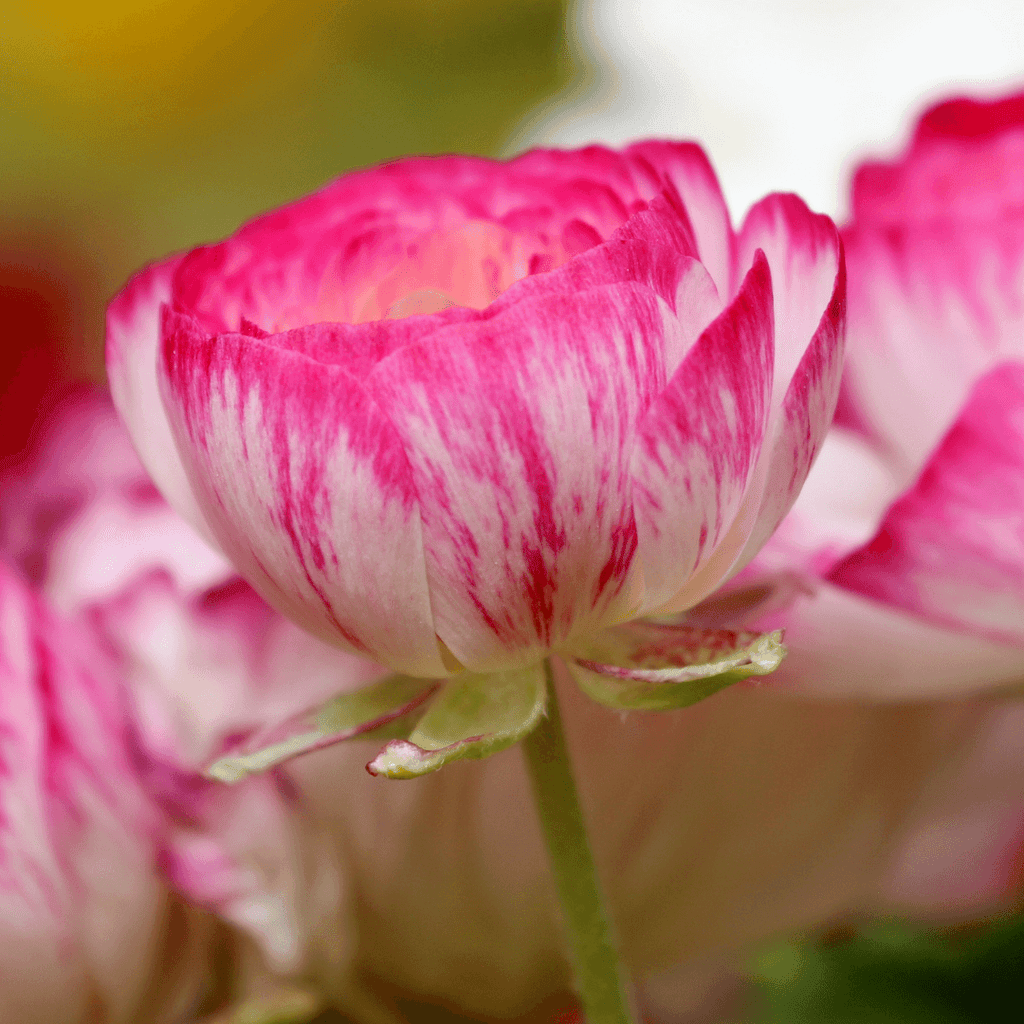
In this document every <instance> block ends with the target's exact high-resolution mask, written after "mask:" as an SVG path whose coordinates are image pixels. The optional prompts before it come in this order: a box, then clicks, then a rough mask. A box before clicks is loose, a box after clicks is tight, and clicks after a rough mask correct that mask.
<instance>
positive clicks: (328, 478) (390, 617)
mask: <svg viewBox="0 0 1024 1024" xmlns="http://www.w3.org/2000/svg"><path fill="white" fill-rule="evenodd" d="M169 323H170V326H169V327H168V329H167V331H166V338H165V342H164V350H163V357H162V360H161V375H162V380H163V382H164V383H163V392H164V399H165V401H166V403H167V405H168V408H169V410H170V413H171V419H172V423H173V427H174V431H175V436H176V439H177V442H178V444H179V446H180V448H181V449H182V451H183V453H184V454H185V456H186V464H187V467H188V471H189V473H190V475H191V477H192V478H193V479H194V481H195V483H196V486H197V493H198V494H199V495H200V500H201V501H202V503H203V506H204V510H205V514H206V516H207V517H208V521H209V522H210V524H211V527H212V528H213V529H214V531H215V533H216V535H217V537H218V539H219V540H220V542H221V544H222V546H223V548H224V549H225V550H226V551H227V552H228V554H229V555H230V556H231V557H232V560H233V561H234V562H235V564H236V565H237V566H239V568H240V569H241V570H242V571H243V572H244V573H245V574H246V576H247V578H248V579H250V580H251V581H252V582H253V583H254V584H255V585H256V586H257V587H258V588H259V589H261V590H262V592H263V593H264V595H265V596H266V597H267V599H268V600H269V601H270V602H271V603H272V604H274V605H275V606H277V607H279V608H281V609H282V610H284V611H285V612H286V613H287V614H289V615H290V616H291V617H292V618H294V619H295V620H297V621H298V622H299V623H301V624H302V625H304V626H305V627H306V628H307V629H309V630H310V631H311V632H313V633H315V634H317V635H319V636H321V637H323V638H325V639H328V640H329V641H332V642H335V643H337V644H339V645H346V646H347V647H348V648H349V649H351V650H355V651H357V652H359V653H360V654H363V655H365V656H367V657H370V658H373V659H375V660H378V661H383V662H385V663H387V664H389V665H392V666H394V667H395V668H398V669H401V670H405V671H408V672H410V673H412V674H414V675H423V676H442V675H445V674H446V670H445V667H444V665H443V663H442V662H441V656H440V652H439V650H438V647H437V643H436V640H435V636H434V623H433V615H432V612H431V607H430V597H429V595H428V592H427V577H426V574H425V571H424V560H423V546H422V540H421V533H420V514H419V507H418V504H419V503H418V496H417V491H416V484H415V483H414V482H413V478H412V472H411V469H410V466H409V462H408V459H407V457H406V454H405V451H404V450H403V446H402V441H401V439H400V437H399V436H398V434H397V433H396V431H395V429H394V428H393V427H392V425H391V423H390V421H389V419H388V418H387V415H386V413H385V412H384V411H383V410H382V408H381V406H380V405H379V404H378V403H377V402H375V401H374V399H373V398H372V397H371V396H370V395H369V394H367V392H366V390H365V389H364V387H363V384H362V383H361V382H360V381H358V380H356V379H355V378H354V377H352V376H351V375H350V374H348V373H346V372H345V371H344V370H342V369H341V368H339V367H336V366H327V365H324V364H322V363H316V362H313V361H312V360H310V359H308V358H306V357H304V356H302V355H300V354H298V353H296V352H294V351H289V350H288V349H285V348H279V347H275V346H274V345H272V344H270V343H264V342H262V341H261V340H260V339H258V338H251V337H246V336H243V335H235V334H227V335H220V336H216V337H207V336H206V335H204V334H203V333H202V332H201V331H199V330H198V328H197V326H196V325H195V324H194V322H191V321H189V320H188V319H187V318H185V317H178V318H176V319H174V320H172V321H169ZM384 537H387V538H388V541H387V543H386V544H384V545H382V544H381V538H384Z"/></svg>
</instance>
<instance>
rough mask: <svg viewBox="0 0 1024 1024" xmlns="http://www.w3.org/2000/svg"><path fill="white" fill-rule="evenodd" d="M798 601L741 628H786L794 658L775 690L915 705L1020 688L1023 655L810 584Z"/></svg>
mask: <svg viewBox="0 0 1024 1024" xmlns="http://www.w3.org/2000/svg"><path fill="white" fill-rule="evenodd" d="M806 582H807V584H808V585H807V586H805V587H802V588H794V590H793V591H792V597H793V600H792V603H790V604H789V605H788V606H786V607H784V608H782V609H777V610H775V611H772V612H770V613H768V614H766V615H764V616H762V617H757V618H752V617H748V616H742V617H741V618H740V619H739V621H738V622H736V621H735V620H733V621H734V624H736V625H742V626H744V627H746V628H750V629H761V630H767V629H784V630H785V633H786V647H787V649H788V654H787V656H786V658H785V660H784V661H783V662H782V665H780V666H779V668H778V670H777V671H776V672H775V674H774V675H773V676H772V677H771V685H772V686H773V687H774V686H777V687H779V688H780V689H783V690H788V691H793V692H795V693H801V694H807V695H808V696H814V697H830V698H840V699H844V700H846V699H850V698H866V699H870V700H880V701H908V700H923V699H931V698H947V697H963V696H970V695H972V694H978V693H984V692H986V691H992V690H998V689H1000V688H1005V687H1008V686H1011V685H1014V684H1019V682H1020V679H1021V677H1022V675H1024V651H1022V650H1021V649H1020V648H1019V647H1011V646H1008V645H1005V644H998V643H994V642H992V641H990V640H986V639H983V638H982V637H979V636H974V635H972V634H970V633H962V632H954V631H952V630H949V629H944V628H942V627H940V626H935V625H932V624H931V623H928V622H925V621H924V620H923V619H921V618H920V617H919V616H915V615H911V614H908V613H905V612H903V611H901V610H900V609H898V608H894V607H893V606H892V605H888V604H882V603H880V602H877V601H872V600H870V599H868V598H865V597H862V596H861V595H859V594H855V593H852V592H851V591H849V590H844V589H840V588H839V587H836V586H834V585H832V584H829V583H820V582H814V583H811V582H810V581H806Z"/></svg>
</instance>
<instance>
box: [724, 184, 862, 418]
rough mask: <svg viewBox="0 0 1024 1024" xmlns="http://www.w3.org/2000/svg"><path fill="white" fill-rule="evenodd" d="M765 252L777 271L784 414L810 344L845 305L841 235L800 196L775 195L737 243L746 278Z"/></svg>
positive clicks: (777, 401) (757, 208) (778, 390)
mask: <svg viewBox="0 0 1024 1024" xmlns="http://www.w3.org/2000/svg"><path fill="white" fill-rule="evenodd" d="M758 249H760V250H761V251H762V252H764V254H765V256H766V257H767V259H768V266H769V267H771V271H772V292H773V295H774V298H775V397H774V400H773V408H774V409H778V407H779V406H780V405H781V403H782V401H783V396H784V395H785V394H786V389H787V388H788V387H789V383H790V381H791V380H792V379H793V375H794V373H795V372H796V368H797V366H798V365H799V363H800V360H801V359H802V358H803V357H804V352H805V351H806V349H807V345H808V342H809V341H810V339H811V338H812V336H813V335H814V334H815V332H816V331H817V330H818V329H819V327H821V326H822V325H823V321H824V319H825V318H826V317H829V316H831V317H836V316H838V315H839V313H840V311H839V310H835V311H833V307H834V306H835V305H836V303H837V302H838V303H840V304H842V303H844V302H845V288H841V287H840V275H841V272H842V266H841V265H842V245H841V243H840V241H839V232H838V231H837V230H836V226H835V225H834V224H833V223H832V221H831V220H830V219H829V218H828V217H826V216H824V215H823V214H817V213H811V211H810V210H809V209H807V206H806V205H805V204H804V202H803V200H802V199H800V198H799V197H797V196H794V195H781V194H776V195H770V196H766V197H765V198H764V199H762V200H761V201H760V202H759V203H756V204H755V205H754V206H753V207H751V209H750V212H749V213H748V214H747V216H746V219H745V220H744V222H743V227H742V228H740V232H739V237H738V239H737V255H736V265H737V268H738V273H740V274H742V273H745V272H746V268H747V267H749V266H750V263H751V260H752V259H753V256H754V253H755V252H756V251H757V250H758Z"/></svg>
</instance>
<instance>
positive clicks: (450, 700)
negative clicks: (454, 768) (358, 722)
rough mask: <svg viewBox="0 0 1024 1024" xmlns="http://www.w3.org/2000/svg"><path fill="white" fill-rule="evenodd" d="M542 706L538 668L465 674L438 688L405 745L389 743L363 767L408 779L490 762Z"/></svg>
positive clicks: (530, 725)
mask: <svg viewBox="0 0 1024 1024" xmlns="http://www.w3.org/2000/svg"><path fill="white" fill-rule="evenodd" d="M546 707H547V684H546V682H545V680H544V667H543V664H542V663H540V662H537V663H536V664H534V665H530V666H528V667H527V668H524V669H519V670H517V671H514V672H498V673H494V674H491V675H486V676H479V675H471V674H468V673H467V674H464V675H460V676H457V677H456V678H454V679H449V680H448V681H447V682H446V683H444V684H443V685H442V687H441V692H440V693H439V694H438V695H437V696H436V697H435V698H434V700H433V702H432V703H431V705H430V707H429V708H428V709H427V713H426V714H425V715H424V716H423V717H422V718H421V719H420V721H419V724H418V725H417V726H416V728H415V729H414V730H413V731H412V733H411V734H410V736H409V739H408V740H392V741H391V742H390V743H388V744H387V746H386V747H384V749H383V750H382V751H381V752H380V753H379V754H378V755H377V756H376V757H375V758H374V759H373V760H372V761H371V762H370V763H369V764H368V765H367V766H366V770H367V771H368V772H369V773H370V774H371V775H386V776H387V777H388V778H389V779H412V778H415V777H416V776H418V775H426V774H427V773H429V772H435V771H437V769H438V768H441V767H443V766H444V765H446V764H448V763H449V762H450V761H457V760H461V759H462V758H467V757H468V758H482V757H490V755H491V754H496V753H497V752H498V751H499V750H504V749H505V747H508V746H511V745H512V744H513V743H516V742H517V741H518V740H521V739H522V738H523V737H524V736H525V735H527V733H529V732H532V731H533V729H534V728H535V727H536V726H537V724H538V723H539V722H540V719H541V717H542V716H543V714H544V709H545V708H546Z"/></svg>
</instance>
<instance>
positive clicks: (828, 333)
mask: <svg viewBox="0 0 1024 1024" xmlns="http://www.w3.org/2000/svg"><path fill="white" fill-rule="evenodd" d="M773 280H774V278H773ZM776 322H777V321H776ZM845 329H846V264H845V263H844V262H843V261H842V253H840V263H839V272H838V273H837V274H836V278H835V284H834V286H833V291H832V298H831V301H830V302H829V304H828V308H827V309H826V310H825V312H824V313H823V314H822V316H821V321H820V323H819V324H818V329H817V330H816V331H815V332H814V337H813V338H811V343H810V345H808V346H807V351H806V352H804V354H803V358H802V359H801V360H800V363H799V364H798V366H797V368H796V372H795V373H794V374H793V378H792V380H791V381H790V382H789V387H788V388H787V390H786V396H785V398H784V399H783V402H782V408H781V409H779V410H778V413H777V414H776V416H775V417H774V421H773V423H772V425H771V436H770V440H769V442H768V446H766V450H767V455H768V460H769V461H768V467H767V471H766V473H765V481H764V491H763V495H762V498H761V507H760V510H759V511H758V514H757V521H756V523H755V524H754V529H753V532H752V533H751V535H750V539H749V540H748V541H747V543H746V546H745V548H744V549H743V553H742V554H741V555H740V558H739V560H738V562H737V563H736V565H735V566H733V569H732V571H733V572H735V571H737V570H738V569H741V568H742V567H743V566H744V565H746V564H747V563H748V562H749V561H750V560H751V559H752V558H753V557H754V556H755V555H756V554H757V552H758V551H760V550H761V548H762V547H763V546H764V543H765V541H767V540H768V538H769V537H771V535H772V533H773V532H774V531H775V528H776V527H777V526H778V525H779V523H780V522H781V521H782V519H783V517H784V516H785V515H786V513H787V512H788V511H789V510H790V508H791V507H792V506H793V502H794V501H795V500H796V497H797V495H798V494H799V493H800V489H801V487H802V486H803V484H804V481H805V480H806V479H807V474H808V473H809V472H810V469H811V466H812V464H813V463H814V460H815V458H816V457H817V455H818V450H819V448H820V447H821V445H822V442H823V441H824V439H825V435H826V434H827V433H828V430H829V426H830V424H831V423H832V416H833V414H834V413H835V409H836V401H837V399H838V397H839V381H840V378H841V377H842V373H843V339H844V334H845Z"/></svg>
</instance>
